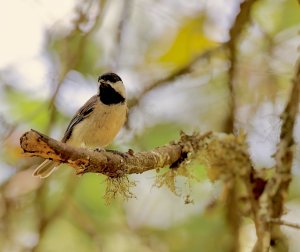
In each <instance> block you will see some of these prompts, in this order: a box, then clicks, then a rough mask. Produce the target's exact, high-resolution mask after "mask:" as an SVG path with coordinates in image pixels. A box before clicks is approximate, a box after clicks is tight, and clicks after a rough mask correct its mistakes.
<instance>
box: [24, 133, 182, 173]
mask: <svg viewBox="0 0 300 252" xmlns="http://www.w3.org/2000/svg"><path fill="white" fill-rule="evenodd" d="M20 144H21V147H22V149H23V150H24V152H25V154H26V155H27V156H39V157H43V158H48V159H52V160H54V161H58V162H61V163H67V164H68V165H70V166H72V167H73V168H74V169H75V170H76V173H77V174H83V173H87V172H95V173H102V174H105V175H107V176H110V177H119V176H122V175H125V174H132V173H143V172H145V171H148V170H151V169H157V168H162V167H165V166H171V165H172V164H174V163H175V162H176V161H178V160H180V158H181V157H182V155H186V154H184V152H185V151H184V145H185V144H183V143H171V144H168V145H166V146H163V147H159V148H156V149H154V150H152V151H149V152H139V153H134V152H133V151H131V150H129V151H128V152H127V153H118V152H114V151H100V152H98V151H93V150H89V149H86V148H75V147H72V146H69V145H67V144H65V143H62V142H59V141H56V140H54V139H52V138H49V137H48V136H46V135H43V134H41V133H39V132H37V131H34V130H31V131H28V132H26V133H25V134H24V135H23V136H22V137H21V139H20Z"/></svg>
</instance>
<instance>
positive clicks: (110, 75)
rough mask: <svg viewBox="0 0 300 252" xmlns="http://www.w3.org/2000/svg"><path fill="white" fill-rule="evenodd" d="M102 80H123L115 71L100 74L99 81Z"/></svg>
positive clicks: (114, 81) (113, 81)
mask: <svg viewBox="0 0 300 252" xmlns="http://www.w3.org/2000/svg"><path fill="white" fill-rule="evenodd" d="M100 81H109V82H111V83H116V82H118V81H122V80H121V78H120V76H119V75H117V74H115V73H105V74H102V75H101V76H99V78H98V82H100Z"/></svg>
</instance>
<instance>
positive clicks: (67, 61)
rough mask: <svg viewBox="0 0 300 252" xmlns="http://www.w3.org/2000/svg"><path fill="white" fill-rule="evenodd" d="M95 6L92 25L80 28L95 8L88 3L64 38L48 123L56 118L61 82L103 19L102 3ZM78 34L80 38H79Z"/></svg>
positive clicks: (98, 2)
mask: <svg viewBox="0 0 300 252" xmlns="http://www.w3.org/2000/svg"><path fill="white" fill-rule="evenodd" d="M96 4H97V10H98V12H97V14H96V17H95V20H94V23H93V25H92V26H91V27H90V28H89V29H88V30H87V31H82V29H80V27H81V26H82V25H84V24H85V23H86V22H87V20H89V15H90V9H91V8H95V6H94V4H93V1H90V2H89V6H88V7H87V8H86V10H83V8H78V9H77V10H76V11H77V18H76V20H75V21H74V28H73V29H72V30H71V31H70V32H69V34H68V36H66V38H64V50H62V51H61V52H60V53H61V54H62V58H63V60H64V62H63V65H62V70H61V72H60V73H59V75H58V80H57V84H56V87H55V90H54V92H53V94H52V97H51V99H50V101H49V107H50V109H51V110H50V122H53V121H54V119H55V116H56V114H57V113H56V108H55V105H54V102H55V100H56V97H57V95H58V94H59V90H60V88H61V86H62V84H63V81H64V79H65V77H66V75H67V74H68V72H69V71H70V70H72V69H73V68H74V67H75V66H76V65H77V64H78V62H79V61H80V60H81V58H82V56H83V54H84V52H85V48H86V44H87V42H88V40H89V39H90V36H91V35H92V34H93V33H94V31H95V30H96V29H97V28H98V27H99V25H100V23H101V21H102V17H103V10H104V8H103V5H104V4H103V1H102V0H98V1H97V2H96ZM79 34H80V36H79ZM75 36H79V42H78V46H77V48H76V49H74V48H71V49H70V43H71V42H73V40H74V37H75ZM52 125H53V123H50V124H49V129H48V131H49V130H50V127H51V126H52Z"/></svg>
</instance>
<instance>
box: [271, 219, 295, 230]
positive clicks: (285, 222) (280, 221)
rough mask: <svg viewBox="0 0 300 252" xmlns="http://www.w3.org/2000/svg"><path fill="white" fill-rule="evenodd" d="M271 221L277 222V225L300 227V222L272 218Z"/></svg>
mask: <svg viewBox="0 0 300 252" xmlns="http://www.w3.org/2000/svg"><path fill="white" fill-rule="evenodd" d="M269 222H271V223H273V224H277V225H283V226H287V227H291V228H296V229H300V224H297V223H293V222H288V221H285V220H281V219H271V220H269Z"/></svg>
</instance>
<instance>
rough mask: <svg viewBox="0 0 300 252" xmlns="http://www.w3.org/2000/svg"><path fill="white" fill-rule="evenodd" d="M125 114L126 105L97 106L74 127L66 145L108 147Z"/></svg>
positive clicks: (123, 120)
mask: <svg viewBox="0 0 300 252" xmlns="http://www.w3.org/2000/svg"><path fill="white" fill-rule="evenodd" d="M126 113H127V106H126V104H117V105H112V106H107V105H104V104H101V103H99V104H97V105H96V107H95V109H94V110H93V112H92V113H91V114H90V115H89V116H88V117H87V118H85V119H84V120H82V121H81V122H80V123H79V124H78V125H76V127H75V128H74V130H73V132H72V136H71V138H70V139H69V140H68V144H71V145H74V146H83V145H84V146H86V147H89V148H96V147H105V146H107V145H109V144H110V143H111V142H112V141H113V139H114V138H115V137H116V135H117V134H118V132H119V131H120V129H121V128H122V126H123V125H124V123H125V120H126Z"/></svg>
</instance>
